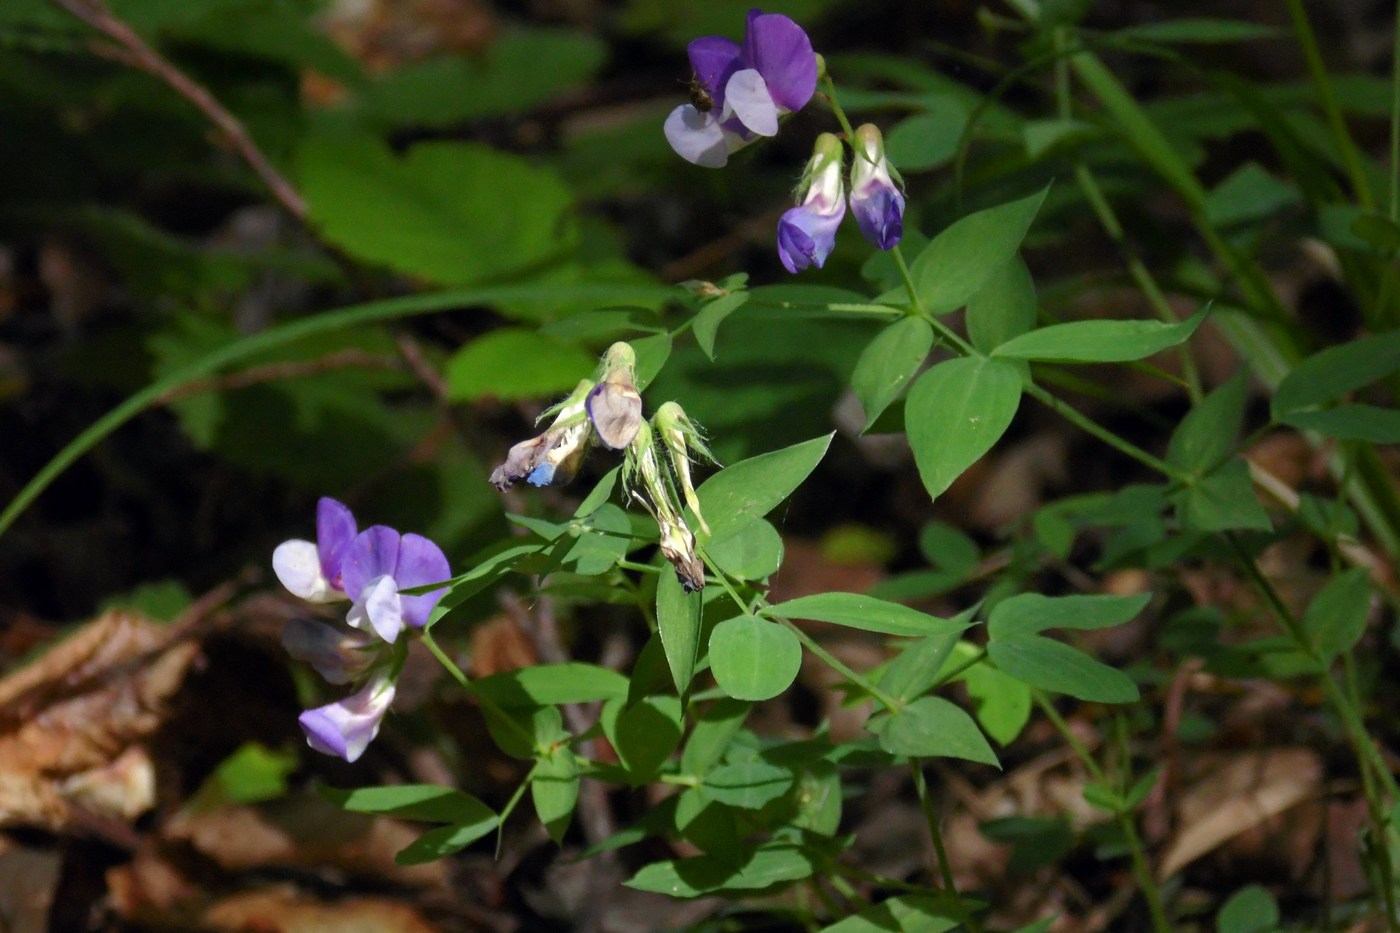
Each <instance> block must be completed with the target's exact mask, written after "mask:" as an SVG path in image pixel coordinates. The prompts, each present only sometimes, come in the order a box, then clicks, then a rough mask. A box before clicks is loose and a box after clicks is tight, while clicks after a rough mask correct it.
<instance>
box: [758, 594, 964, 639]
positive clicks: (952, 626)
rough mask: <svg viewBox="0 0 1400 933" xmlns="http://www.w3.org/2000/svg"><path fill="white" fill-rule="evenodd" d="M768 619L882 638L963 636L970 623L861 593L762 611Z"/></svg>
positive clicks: (792, 601)
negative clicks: (830, 625)
mask: <svg viewBox="0 0 1400 933" xmlns="http://www.w3.org/2000/svg"><path fill="white" fill-rule="evenodd" d="M763 614H764V615H766V616H776V617H778V618H780V619H811V620H812V621H814V622H831V623H833V624H835V625H844V626H847V627H848V628H858V629H862V630H864V631H867V632H878V633H879V634H882V635H906V636H912V637H915V638H917V637H921V636H924V635H935V634H945V635H946V634H952V635H956V634H959V633H961V632H962V631H963V630H964V629H966V628H967V626H968V623H967V622H961V623H959V622H950V621H948V620H947V619H940V618H938V617H937V616H931V615H929V614H928V613H925V612H920V611H919V610H917V609H910V608H909V607H908V606H901V605H900V604H899V603H891V602H886V601H885V600H883V599H876V598H875V597H873V596H863V595H861V594H860V593H834V592H833V593H817V594H816V595H813V596H800V597H798V598H797V599H789V600H788V601H787V602H782V603H778V604H777V605H775V606H767V607H765V608H764V609H763Z"/></svg>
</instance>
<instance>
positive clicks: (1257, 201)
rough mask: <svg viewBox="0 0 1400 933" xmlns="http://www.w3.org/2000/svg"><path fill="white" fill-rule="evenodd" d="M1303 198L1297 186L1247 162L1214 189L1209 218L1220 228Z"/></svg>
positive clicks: (1257, 217)
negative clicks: (1286, 182) (1285, 182)
mask: <svg viewBox="0 0 1400 933" xmlns="http://www.w3.org/2000/svg"><path fill="white" fill-rule="evenodd" d="M1300 200H1301V198H1300V196H1299V194H1298V189H1297V188H1295V187H1294V186H1292V185H1286V184H1284V183H1283V182H1281V181H1279V180H1278V179H1277V178H1275V177H1274V176H1272V175H1270V174H1269V173H1268V172H1267V171H1265V170H1264V169H1263V168H1261V167H1260V166H1259V165H1258V163H1255V162H1246V163H1245V164H1244V165H1243V166H1242V167H1240V168H1239V169H1237V170H1236V171H1235V172H1234V173H1233V174H1231V175H1230V177H1228V178H1226V179H1225V180H1224V181H1222V182H1221V183H1220V184H1219V185H1217V186H1216V187H1215V189H1214V190H1212V191H1211V193H1210V195H1209V197H1207V198H1206V218H1207V219H1208V220H1209V221H1210V222H1211V223H1213V224H1215V225H1216V226H1220V227H1227V226H1230V225H1232V224H1246V223H1251V222H1254V221H1258V220H1262V219H1263V218H1265V217H1268V216H1269V215H1270V214H1272V213H1274V212H1275V211H1278V210H1280V209H1282V208H1284V207H1288V206H1290V205H1293V204H1297V203H1298V202H1299V201H1300Z"/></svg>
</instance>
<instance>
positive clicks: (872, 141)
mask: <svg viewBox="0 0 1400 933" xmlns="http://www.w3.org/2000/svg"><path fill="white" fill-rule="evenodd" d="M853 147H854V149H855V159H854V161H852V163H851V213H853V214H855V217H856V225H857V226H858V227H860V232H861V235H862V236H864V237H865V238H866V239H867V240H869V241H870V242H871V243H873V244H874V245H875V246H878V247H879V248H880V249H890V248H891V247H893V246H895V245H896V244H897V243H899V240H900V237H902V236H903V235H904V195H903V194H901V193H900V191H899V188H898V187H896V185H895V182H894V179H893V178H891V172H892V169H891V168H890V163H889V160H888V159H886V158H885V141H884V139H883V138H882V137H881V136H880V130H879V129H878V128H877V127H876V126H875V125H874V124H873V123H866V124H864V125H863V126H861V127H860V128H859V129H857V130H856V138H855V140H854V142H853Z"/></svg>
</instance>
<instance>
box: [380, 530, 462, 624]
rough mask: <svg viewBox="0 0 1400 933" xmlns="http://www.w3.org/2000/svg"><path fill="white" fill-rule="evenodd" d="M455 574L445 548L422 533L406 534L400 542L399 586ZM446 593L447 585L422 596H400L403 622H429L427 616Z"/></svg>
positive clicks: (408, 585) (444, 577)
mask: <svg viewBox="0 0 1400 933" xmlns="http://www.w3.org/2000/svg"><path fill="white" fill-rule="evenodd" d="M450 576H452V570H451V568H450V567H449V566H448V563H447V557H446V556H445V555H444V554H443V553H442V548H440V547H438V546H437V545H436V544H434V543H433V542H432V541H430V540H428V539H427V538H425V537H423V536H422V535H415V534H407V535H404V536H403V542H402V543H401V544H400V545H399V569H398V574H397V575H396V576H395V578H394V579H395V581H396V582H397V583H398V585H399V589H401V590H405V589H408V588H409V587H411V586H422V585H423V584H425V583H437V582H438V581H439V580H446V579H447V578H448V577H450ZM446 592H447V588H446V587H442V588H441V589H436V590H432V591H431V592H428V593H423V594H421V595H419V596H400V597H399V602H400V603H401V604H402V606H403V618H404V621H405V622H407V623H408V624H409V625H411V626H413V627H414V628H422V627H423V626H424V625H427V624H428V615H429V613H431V612H432V611H433V607H434V606H436V605H437V604H438V600H440V599H442V595H443V594H444V593H446Z"/></svg>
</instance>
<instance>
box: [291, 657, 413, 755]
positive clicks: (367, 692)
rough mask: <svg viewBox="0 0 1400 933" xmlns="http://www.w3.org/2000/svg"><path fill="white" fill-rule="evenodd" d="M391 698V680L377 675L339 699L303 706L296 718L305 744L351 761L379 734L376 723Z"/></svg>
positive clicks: (386, 709) (362, 752)
mask: <svg viewBox="0 0 1400 933" xmlns="http://www.w3.org/2000/svg"><path fill="white" fill-rule="evenodd" d="M393 702H394V683H393V681H392V680H391V679H390V678H389V677H388V676H387V675H381V676H378V677H375V678H373V679H372V680H370V681H369V682H368V683H366V684H365V685H364V686H363V687H361V688H360V689H359V690H358V691H356V692H355V693H352V694H351V695H350V696H348V697H346V698H345V699H343V700H339V701H337V702H335V703H330V704H327V705H326V706H318V707H316V708H315V709H309V710H307V711H306V712H304V713H302V714H301V717H300V718H299V719H298V722H300V723H301V729H302V731H303V732H305V733H306V744H308V745H310V746H311V747H312V748H314V749H316V751H318V752H322V753H324V754H327V755H335V756H336V757H337V758H344V759H345V760H346V761H354V760H355V759H357V758H359V757H360V756H361V755H363V754H364V752H365V748H366V747H368V746H369V743H370V742H371V741H373V739H374V737H375V736H376V735H378V734H379V723H380V721H381V720H383V718H384V714H385V713H386V712H388V711H389V704H391V703H393Z"/></svg>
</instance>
